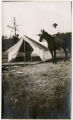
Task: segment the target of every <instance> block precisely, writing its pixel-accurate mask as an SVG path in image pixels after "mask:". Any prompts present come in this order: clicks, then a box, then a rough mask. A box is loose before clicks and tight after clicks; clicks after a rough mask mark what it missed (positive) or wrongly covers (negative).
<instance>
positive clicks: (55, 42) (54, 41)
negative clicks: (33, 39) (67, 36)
mask: <svg viewBox="0 0 73 120" xmlns="http://www.w3.org/2000/svg"><path fill="white" fill-rule="evenodd" d="M41 32H42V33H41V34H39V36H40V39H39V41H40V42H42V40H43V39H45V40H46V41H47V43H48V49H49V51H50V53H51V55H52V61H53V63H55V64H56V63H57V59H56V50H58V49H60V48H63V50H64V52H65V59H64V61H66V60H68V50H67V49H68V46H67V45H66V41H64V40H63V39H60V38H57V37H53V36H51V35H49V34H48V33H47V32H46V31H45V30H44V29H43V30H41Z"/></svg>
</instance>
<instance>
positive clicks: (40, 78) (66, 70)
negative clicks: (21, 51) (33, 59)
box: [2, 61, 71, 119]
mask: <svg viewBox="0 0 73 120" xmlns="http://www.w3.org/2000/svg"><path fill="white" fill-rule="evenodd" d="M2 90H3V92H2V94H3V96H2V98H3V106H2V108H3V109H2V118H43V119H44V118H55V119H56V118H58V119H60V118H70V97H71V61H67V62H64V61H59V62H58V64H52V63H51V62H44V63H39V64H28V65H25V64H24V65H10V66H8V69H7V70H5V71H3V73H2Z"/></svg>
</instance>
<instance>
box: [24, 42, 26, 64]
mask: <svg viewBox="0 0 73 120" xmlns="http://www.w3.org/2000/svg"><path fill="white" fill-rule="evenodd" d="M25 61H26V58H25V40H24V62H25Z"/></svg>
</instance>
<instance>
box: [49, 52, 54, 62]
mask: <svg viewBox="0 0 73 120" xmlns="http://www.w3.org/2000/svg"><path fill="white" fill-rule="evenodd" d="M50 53H51V55H52V62H53V64H54V55H53V51H50Z"/></svg>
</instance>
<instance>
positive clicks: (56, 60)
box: [54, 50, 57, 64]
mask: <svg viewBox="0 0 73 120" xmlns="http://www.w3.org/2000/svg"><path fill="white" fill-rule="evenodd" d="M54 61H55V64H57V59H56V50H54Z"/></svg>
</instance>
